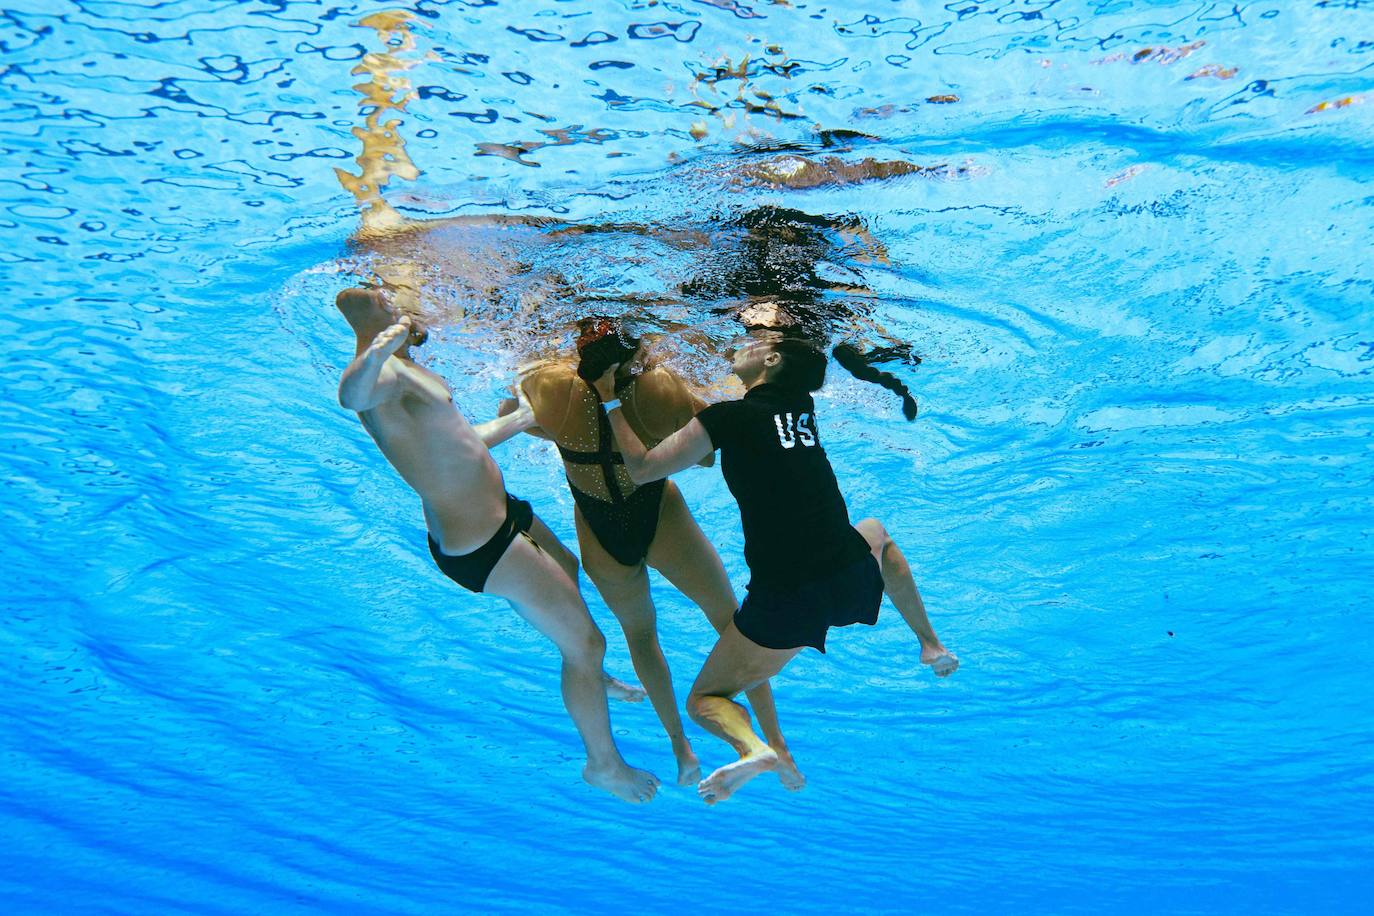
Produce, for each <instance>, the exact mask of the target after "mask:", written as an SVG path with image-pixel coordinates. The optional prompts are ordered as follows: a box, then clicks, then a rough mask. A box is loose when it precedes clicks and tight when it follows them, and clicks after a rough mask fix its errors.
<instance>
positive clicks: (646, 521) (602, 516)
mask: <svg viewBox="0 0 1374 916" xmlns="http://www.w3.org/2000/svg"><path fill="white" fill-rule="evenodd" d="M666 486H667V481H665V480H655V481H654V482H653V483H646V484H645V485H644V486H642V487H639V488H638V489H637V490H635V491H634V492H633V493H631V494H630V495H629V496H622V497H620V499H619V500H618V501H617V502H608V501H606V500H604V499H597V498H596V497H595V496H591V495H589V494H587V493H583V492H582V491H581V490H579V489H578V488H577V487H575V486H573V482H572V481H571V480H569V481H568V487H569V488H570V489H571V490H572V494H573V501H574V502H576V503H577V507H578V508H579V509H581V510H582V517H583V518H585V519H586V520H587V526H588V527H589V528H591V529H592V533H593V534H595V535H596V539H597V540H598V541H600V542H601V546H602V547H604V548H606V552H607V553H609V554H610V555H611V556H612V557H614V558H615V561H616V562H617V563H619V564H620V565H621V566H638V565H639V564H640V563H642V562H643V561H644V558H645V557H647V556H648V555H649V545H650V544H652V543H653V542H654V535H655V534H656V533H658V512H659V509H660V508H661V507H662V505H663V491H664V488H665V487H666ZM617 495H618V494H617Z"/></svg>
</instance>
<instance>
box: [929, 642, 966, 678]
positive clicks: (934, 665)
mask: <svg viewBox="0 0 1374 916" xmlns="http://www.w3.org/2000/svg"><path fill="white" fill-rule="evenodd" d="M921 664H923V665H929V666H930V667H931V670H932V671H934V672H935V676H936V677H949V676H950V675H951V674H953V673H954V672H955V670H956V669H957V668H958V667H959V656H957V655H955V654H954V653H953V652H951V651H949V650H948V649H946V648H945V647H944V646H940V645H935V646H922V647H921Z"/></svg>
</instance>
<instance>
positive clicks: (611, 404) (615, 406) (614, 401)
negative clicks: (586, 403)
mask: <svg viewBox="0 0 1374 916" xmlns="http://www.w3.org/2000/svg"><path fill="white" fill-rule="evenodd" d="M601 406H602V407H604V408H606V413H610V412H611V411H612V410H619V409H620V398H611V399H610V400H609V401H602V402H601Z"/></svg>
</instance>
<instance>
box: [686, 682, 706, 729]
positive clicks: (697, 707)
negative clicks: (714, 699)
mask: <svg viewBox="0 0 1374 916" xmlns="http://www.w3.org/2000/svg"><path fill="white" fill-rule="evenodd" d="M709 699H710V697H709V696H708V695H707V694H705V693H702V692H701V691H700V690H698V689H697V688H696V687H695V686H693V687H692V689H691V692H689V693H688V694H687V715H689V716H691V717H692V721H693V722H697V723H700V722H701V721H702V720H703V718H704V717H705V714H706V710H707V708H708V706H709V705H710V704H709V702H708V701H709Z"/></svg>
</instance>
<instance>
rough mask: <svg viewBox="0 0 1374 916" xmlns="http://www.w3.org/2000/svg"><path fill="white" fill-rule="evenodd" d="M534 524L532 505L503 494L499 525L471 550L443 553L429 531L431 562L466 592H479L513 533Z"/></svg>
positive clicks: (503, 554) (485, 583)
mask: <svg viewBox="0 0 1374 916" xmlns="http://www.w3.org/2000/svg"><path fill="white" fill-rule="evenodd" d="M532 524H534V509H533V508H531V507H530V504H529V503H527V502H525V500H523V499H517V498H515V497H514V496H511V495H510V494H509V493H507V494H506V520H505V521H503V522H502V523H501V527H500V528H498V529H496V533H495V534H493V535H492V536H491V537H490V538H489V539H488V540H487V542H486V543H485V544H483V545H482V546H481V547H478V548H477V549H476V550H474V551H473V552H472V553H465V554H463V555H462V556H459V557H455V556H450V555H449V554H446V553H444V552H443V551H442V550H440V549H439V544H438V542H437V541H435V540H434V537H433V536H432V535H431V536H430V538H429V553H430V556H432V557H434V562H435V563H436V564H438V566H439V569H440V571H442V572H443V574H444V575H446V576H448V577H449V578H450V579H452V580H453V581H454V582H457V583H458V584H459V585H461V586H463V588H465V589H467V590H468V591H470V592H476V593H478V594H481V592H482V590H483V589H485V588H486V587H487V578H488V577H489V576H491V571H492V570H493V569H495V568H496V564H497V563H499V562H501V558H502V557H503V556H505V555H506V550H507V549H509V548H510V545H511V541H514V540H515V539H516V537H517V536H519V535H521V534H525V533H527V532H528V531H529V530H530V526H531V525H532Z"/></svg>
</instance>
